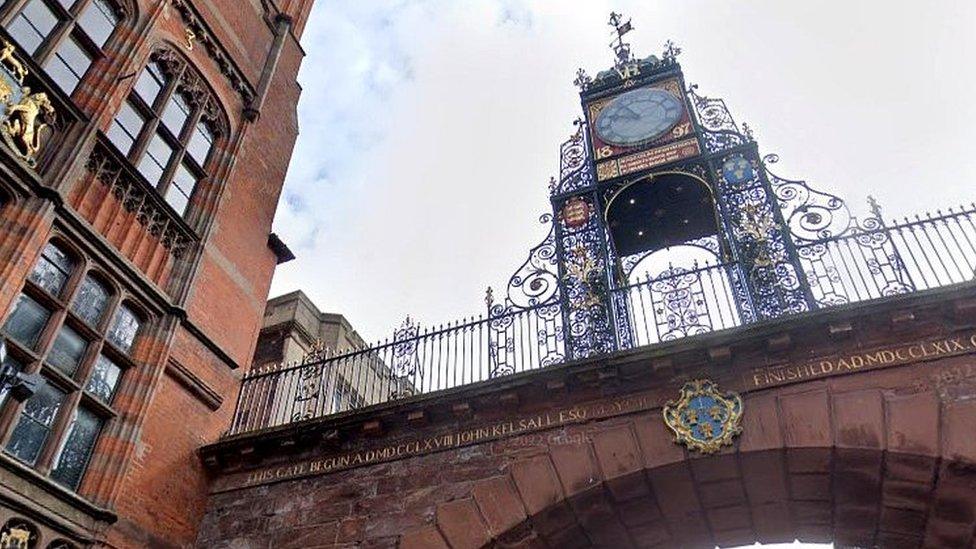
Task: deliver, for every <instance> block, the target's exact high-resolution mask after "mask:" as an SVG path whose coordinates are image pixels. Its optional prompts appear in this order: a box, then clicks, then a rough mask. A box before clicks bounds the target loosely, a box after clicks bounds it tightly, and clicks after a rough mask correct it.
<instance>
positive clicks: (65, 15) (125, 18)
mask: <svg viewBox="0 0 976 549" xmlns="http://www.w3.org/2000/svg"><path fill="white" fill-rule="evenodd" d="M34 1H37V2H42V3H43V4H44V5H45V6H46V7H47V9H48V10H50V11H52V12H53V13H54V16H55V17H56V18H57V23H56V24H55V26H54V28H53V29H52V30H51V31H50V32H49V33H48V34H47V35H46V36H45V37H44V38H43V39H42V41H41V43H40V45H39V46H38V47H37V50H36V51H33V52H30V51H27V47H26V46H25V45H21V48H22V49H23V50H24V51H25V52H27V54H28V55H30V56H31V57H32V58H33V59H34V61H35V62H36V63H37V64H38V65H39V66H41V67H43V68H45V70H46V68H47V66H48V64H49V63H50V62H51V61H52V59H54V57H55V55H56V54H57V52H58V51H59V50H60V48H61V46H62V45H63V44H64V43H66V42H67V41H68V40H70V39H73V40H74V41H75V42H76V43H78V44H79V45H80V47H81V49H82V50H83V51H84V52H85V53H86V54H88V56H89V57H90V58H91V63H90V64H89V65H88V67H87V68H86V69H85V71H84V73H82V75H81V77H80V79H79V81H78V83H77V84H76V85H75V87H74V89H72V90H70V91H69V90H61V88H60V86H56V87H57V89H59V90H61V91H63V92H64V94H65V95H67V96H71V95H73V94H74V93H75V92H76V91H78V89H79V88H81V85H82V84H83V83H84V82H85V81H86V80H87V79H88V78H89V77H90V73H91V72H92V67H94V66H95V65H96V64H98V62H99V61H100V60H102V59H104V58H106V57H107V56H106V53H105V52H106V51H107V50H109V49H111V48H113V47H114V46H115V44H116V42H117V41H118V40H119V39H120V35H121V34H122V33H120V30H121V29H122V28H125V27H127V26H129V23H130V21H131V19H132V17H131V15H132V14H133V9H132V6H131V5H130V2H129V0H103V1H104V2H105V3H107V4H109V5H110V6H111V8H112V10H113V11H114V12H115V16H116V17H117V18H118V21H116V23H115V27H114V28H113V29H112V32H111V34H110V35H109V36H108V38H107V39H106V40H105V43H104V44H102V45H101V46H99V45H98V44H97V43H95V40H94V39H93V38H92V37H90V36H89V35H88V33H86V32H85V31H84V30H83V29H82V26H81V24H80V23H79V21H80V19H81V16H82V14H83V13H84V12H85V10H87V9H89V8H90V9H97V8H96V7H95V6H94V3H95V0H71V2H72V4H71V6H70V7H68V8H66V7H65V6H64V5H63V4H62V3H61V1H59V0H11V1H10V2H8V3H7V5H5V6H3V7H2V8H0V26H2V27H3V28H4V31H6V32H7V34H10V32H9V31H8V30H7V29H8V27H9V26H10V25H11V23H13V21H14V20H15V19H16V18H17V17H18V15H20V13H21V11H22V10H23V9H24V8H25V7H26V6H27V5H28V4H30V3H31V2H34ZM14 41H16V39H15V40H14ZM18 45H20V44H18ZM52 80H53V78H52Z"/></svg>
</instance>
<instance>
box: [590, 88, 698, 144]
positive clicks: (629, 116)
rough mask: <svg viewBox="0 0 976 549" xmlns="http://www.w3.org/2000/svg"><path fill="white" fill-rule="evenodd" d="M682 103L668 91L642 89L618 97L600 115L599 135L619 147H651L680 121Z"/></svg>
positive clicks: (597, 127)
mask: <svg viewBox="0 0 976 549" xmlns="http://www.w3.org/2000/svg"><path fill="white" fill-rule="evenodd" d="M681 116H682V106H681V101H680V100H679V99H678V98H676V97H675V96H674V95H672V94H671V93H670V92H668V91H667V90H663V89H659V88H642V89H639V90H633V91H629V92H627V93H624V94H621V95H619V96H617V97H616V98H615V99H614V100H613V101H611V102H610V104H609V105H607V106H606V107H604V108H603V110H602V111H600V114H599V115H598V116H597V119H596V124H595V128H596V133H597V135H598V136H599V138H600V140H601V141H603V142H604V143H607V144H609V145H616V146H619V147H635V146H638V145H643V144H646V143H649V142H651V141H653V140H655V139H657V138H658V137H660V136H661V135H662V134H664V133H665V132H666V131H668V130H670V129H671V128H672V127H674V125H675V124H677V123H678V121H680V120H681Z"/></svg>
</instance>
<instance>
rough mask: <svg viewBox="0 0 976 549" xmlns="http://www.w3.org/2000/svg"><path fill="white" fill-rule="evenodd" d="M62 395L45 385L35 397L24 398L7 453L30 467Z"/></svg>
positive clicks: (48, 430) (55, 389)
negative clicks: (25, 399) (22, 407)
mask: <svg viewBox="0 0 976 549" xmlns="http://www.w3.org/2000/svg"><path fill="white" fill-rule="evenodd" d="M64 396H65V395H64V392H62V391H60V390H59V389H57V388H55V387H54V386H53V385H51V384H50V383H45V384H44V385H42V386H41V387H40V388H39V389H38V390H37V392H36V393H34V396H32V397H30V398H29V399H27V401H26V402H25V403H24V409H23V411H22V412H21V414H20V420H19V421H18V422H17V425H16V426H15V427H14V432H13V434H12V435H11V436H10V441H9V442H7V451H8V452H10V453H11V454H12V455H13V456H14V457H16V458H17V459H19V460H21V461H23V462H25V463H27V464H30V465H33V464H34V462H35V460H37V456H38V454H40V452H41V448H42V447H43V446H44V442H45V441H46V440H47V437H48V435H49V434H50V432H51V424H52V423H54V418H55V416H56V415H57V413H58V409H59V408H60V407H61V404H62V403H63V402H64Z"/></svg>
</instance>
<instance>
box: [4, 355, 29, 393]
mask: <svg viewBox="0 0 976 549" xmlns="http://www.w3.org/2000/svg"><path fill="white" fill-rule="evenodd" d="M3 365H4V366H6V367H8V368H13V369H14V370H16V371H18V372H22V371H23V370H24V365H23V364H21V362H20V361H19V360H17V359H16V358H14V357H12V356H10V354H7V356H6V357H5V358H4V359H3ZM9 392H10V387H9V386H7V385H6V384H4V385H2V386H0V405H3V403H4V402H6V401H7V393H9Z"/></svg>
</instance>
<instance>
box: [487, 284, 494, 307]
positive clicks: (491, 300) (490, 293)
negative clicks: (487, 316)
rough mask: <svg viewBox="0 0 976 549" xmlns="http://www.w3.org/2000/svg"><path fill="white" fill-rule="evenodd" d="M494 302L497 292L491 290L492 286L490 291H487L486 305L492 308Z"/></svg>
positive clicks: (489, 287)
mask: <svg viewBox="0 0 976 549" xmlns="http://www.w3.org/2000/svg"><path fill="white" fill-rule="evenodd" d="M494 302H495V291H494V290H492V289H491V286H488V289H487V290H486V291H485V305H487V306H488V308H491V304H492V303H494Z"/></svg>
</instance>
